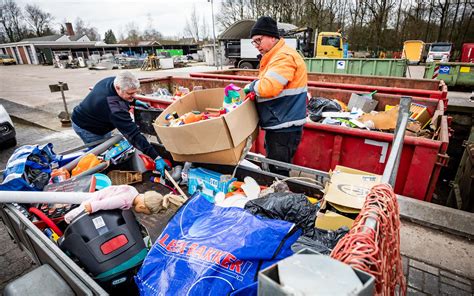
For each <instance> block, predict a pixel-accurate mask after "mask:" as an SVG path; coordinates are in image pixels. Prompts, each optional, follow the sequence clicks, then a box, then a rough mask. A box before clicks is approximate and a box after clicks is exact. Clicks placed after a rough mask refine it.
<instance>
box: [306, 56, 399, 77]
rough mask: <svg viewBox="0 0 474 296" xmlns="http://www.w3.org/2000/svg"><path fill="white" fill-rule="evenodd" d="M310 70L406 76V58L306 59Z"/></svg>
mask: <svg viewBox="0 0 474 296" xmlns="http://www.w3.org/2000/svg"><path fill="white" fill-rule="evenodd" d="M305 63H306V68H307V69H308V72H316V73H336V74H355V75H371V76H392V77H405V72H406V70H407V60H405V59H352V58H351V59H328V58H308V59H305Z"/></svg>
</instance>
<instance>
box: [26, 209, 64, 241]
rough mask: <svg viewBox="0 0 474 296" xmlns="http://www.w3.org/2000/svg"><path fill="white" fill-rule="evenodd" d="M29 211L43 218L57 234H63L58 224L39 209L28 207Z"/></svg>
mask: <svg viewBox="0 0 474 296" xmlns="http://www.w3.org/2000/svg"><path fill="white" fill-rule="evenodd" d="M28 212H30V213H31V214H33V215H35V216H36V217H38V218H39V219H40V220H42V221H43V222H44V223H46V225H48V227H49V228H51V229H52V230H53V231H54V232H56V234H57V235H59V236H63V232H62V231H61V230H60V229H59V228H58V226H57V225H56V224H55V223H54V222H53V221H52V220H51V219H49V218H48V216H46V215H45V214H44V213H43V212H41V211H40V210H39V209H37V208H34V207H31V208H29V209H28Z"/></svg>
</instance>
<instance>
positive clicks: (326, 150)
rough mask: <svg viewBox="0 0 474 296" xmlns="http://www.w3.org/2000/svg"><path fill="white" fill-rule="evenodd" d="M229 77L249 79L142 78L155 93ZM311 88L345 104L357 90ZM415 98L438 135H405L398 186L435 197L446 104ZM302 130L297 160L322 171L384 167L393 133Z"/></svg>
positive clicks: (216, 83)
mask: <svg viewBox="0 0 474 296" xmlns="http://www.w3.org/2000/svg"><path fill="white" fill-rule="evenodd" d="M230 83H234V84H235V85H238V86H242V87H243V86H244V85H245V84H246V82H243V81H238V80H217V79H204V78H185V77H165V78H151V79H142V80H141V91H142V93H153V92H154V91H155V90H156V89H158V88H167V89H168V90H170V91H171V92H173V90H174V89H175V88H177V87H179V86H182V87H187V88H189V89H191V90H192V89H193V87H195V86H199V87H203V88H217V87H225V86H226V85H228V84H230ZM309 91H310V92H311V94H312V95H313V96H321V97H325V98H334V99H338V100H341V101H343V102H345V103H346V104H347V103H348V101H349V99H350V96H351V94H352V91H348V90H338V89H328V88H317V87H309ZM139 98H140V99H141V100H143V101H147V102H149V103H151V104H152V105H153V106H155V107H160V108H166V107H167V106H168V105H169V104H170V103H171V101H169V100H162V99H157V98H154V97H150V96H139ZM400 98H401V96H400V95H390V94H376V95H375V96H374V99H375V100H378V101H379V104H378V106H377V110H383V109H384V107H385V106H386V105H397V104H399V102H400ZM413 102H415V103H419V104H422V105H425V106H427V108H428V112H429V113H430V114H431V115H432V116H433V122H435V123H436V126H437V131H436V134H435V136H434V138H433V139H426V138H419V137H412V136H406V137H405V145H404V146H403V151H402V159H401V162H400V169H399V175H398V177H397V182H396V185H395V192H396V193H397V194H401V195H404V196H408V197H412V198H416V199H419V200H424V201H428V202H430V201H431V199H432V196H433V192H434V189H435V187H436V183H437V180H438V177H439V173H440V170H441V167H443V166H446V164H447V161H448V159H449V157H448V155H447V154H446V151H447V148H448V144H449V133H448V120H447V117H446V116H444V110H445V109H444V105H443V103H442V102H441V101H438V100H434V99H422V98H413ZM303 131H304V132H303V139H302V142H301V144H300V146H299V148H298V151H297V152H296V155H295V158H294V163H295V164H297V165H300V166H304V167H309V168H312V169H317V170H320V171H329V170H331V169H334V167H335V166H336V165H338V164H339V165H344V166H349V167H352V168H355V169H360V170H366V171H369V172H372V173H376V174H382V173H383V170H384V168H385V166H386V157H387V156H388V154H389V152H390V147H391V144H390V143H391V142H392V139H393V134H389V133H383V132H377V131H367V130H361V129H354V128H346V127H342V126H331V125H325V124H320V123H314V122H310V123H307V124H306V125H305V126H304V129H303ZM263 137H264V135H263V132H261V133H260V136H259V139H258V140H257V143H256V144H255V145H254V147H253V150H252V151H254V152H257V153H261V154H265V149H264V147H263Z"/></svg>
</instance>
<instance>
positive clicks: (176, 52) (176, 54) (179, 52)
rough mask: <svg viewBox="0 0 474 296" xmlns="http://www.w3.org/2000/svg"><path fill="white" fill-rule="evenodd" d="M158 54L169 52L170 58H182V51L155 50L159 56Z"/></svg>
mask: <svg viewBox="0 0 474 296" xmlns="http://www.w3.org/2000/svg"><path fill="white" fill-rule="evenodd" d="M160 52H169V53H170V56H172V57H174V56H182V55H183V50H182V49H157V50H156V53H157V54H158V55H159V54H160Z"/></svg>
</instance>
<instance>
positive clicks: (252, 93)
mask: <svg viewBox="0 0 474 296" xmlns="http://www.w3.org/2000/svg"><path fill="white" fill-rule="evenodd" d="M245 99H246V100H247V99H249V100H250V101H255V93H254V92H249V93H248V94H247V95H246V96H245Z"/></svg>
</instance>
